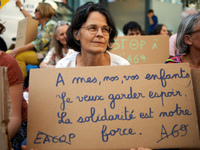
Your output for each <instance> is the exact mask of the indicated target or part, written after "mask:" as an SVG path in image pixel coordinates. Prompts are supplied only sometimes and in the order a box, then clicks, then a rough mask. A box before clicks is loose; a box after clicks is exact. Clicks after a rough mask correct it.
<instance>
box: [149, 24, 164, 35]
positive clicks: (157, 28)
mask: <svg viewBox="0 0 200 150" xmlns="http://www.w3.org/2000/svg"><path fill="white" fill-rule="evenodd" d="M152 35H168V31H167V27H166V26H165V25H163V24H158V25H156V26H155V27H154V29H153V32H152Z"/></svg>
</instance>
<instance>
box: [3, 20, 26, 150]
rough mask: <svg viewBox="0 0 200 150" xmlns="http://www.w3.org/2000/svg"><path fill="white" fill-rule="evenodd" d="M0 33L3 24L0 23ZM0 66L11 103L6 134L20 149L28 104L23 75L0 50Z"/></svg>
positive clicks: (14, 62)
mask: <svg viewBox="0 0 200 150" xmlns="http://www.w3.org/2000/svg"><path fill="white" fill-rule="evenodd" d="M0 26H1V28H0V34H2V33H3V31H4V29H5V28H4V26H3V25H2V24H1V23H0ZM0 66H3V67H7V78H8V82H9V93H10V99H11V104H12V107H11V108H12V113H11V117H10V121H9V123H8V134H9V138H10V139H11V143H12V148H13V149H14V150H20V148H21V143H22V141H23V140H24V139H25V138H26V136H27V113H28V105H27V102H26V100H25V99H24V98H23V82H24V81H23V77H22V72H21V70H20V67H19V65H18V63H17V61H16V60H15V59H14V58H13V57H12V56H10V55H9V54H7V53H5V52H3V51H1V50H0Z"/></svg>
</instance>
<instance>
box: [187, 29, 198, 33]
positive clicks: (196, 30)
mask: <svg viewBox="0 0 200 150" xmlns="http://www.w3.org/2000/svg"><path fill="white" fill-rule="evenodd" d="M199 31H200V29H199V30H194V31H192V32H188V33H186V34H193V33H196V32H199Z"/></svg>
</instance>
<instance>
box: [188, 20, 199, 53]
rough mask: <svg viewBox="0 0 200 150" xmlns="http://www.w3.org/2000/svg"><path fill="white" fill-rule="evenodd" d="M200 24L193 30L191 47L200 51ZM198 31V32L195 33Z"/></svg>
mask: <svg viewBox="0 0 200 150" xmlns="http://www.w3.org/2000/svg"><path fill="white" fill-rule="evenodd" d="M199 30H200V23H199V22H197V23H196V24H195V25H194V28H193V32H194V33H192V35H191V36H190V44H189V45H190V46H191V47H194V48H195V49H198V50H199V49H200V42H199V41H200V31H199ZM195 31H196V32H195Z"/></svg>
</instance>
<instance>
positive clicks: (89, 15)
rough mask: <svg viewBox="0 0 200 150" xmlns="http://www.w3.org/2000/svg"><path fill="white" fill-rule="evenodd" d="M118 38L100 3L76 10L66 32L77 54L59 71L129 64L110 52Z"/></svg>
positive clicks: (68, 40)
mask: <svg viewBox="0 0 200 150" xmlns="http://www.w3.org/2000/svg"><path fill="white" fill-rule="evenodd" d="M116 36H117V30H116V27H115V24H114V22H113V19H112V17H111V15H110V13H109V11H108V10H107V9H105V8H104V7H103V6H101V5H100V4H94V3H93V2H88V3H85V4H84V5H82V6H80V7H79V8H77V10H76V12H75V14H74V16H73V18H72V22H71V26H70V27H69V28H68V30H67V44H68V46H69V47H70V48H72V49H74V50H75V51H77V53H74V54H72V55H70V56H69V57H65V58H63V59H61V60H60V61H59V62H58V64H57V65H56V68H66V67H84V66H119V65H130V63H129V62H128V61H127V60H125V59H124V58H122V57H120V56H117V55H114V54H112V53H109V52H107V51H108V50H110V49H111V45H112V43H114V38H115V37H116ZM134 150H135V149H134ZM140 150H145V148H140Z"/></svg>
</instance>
